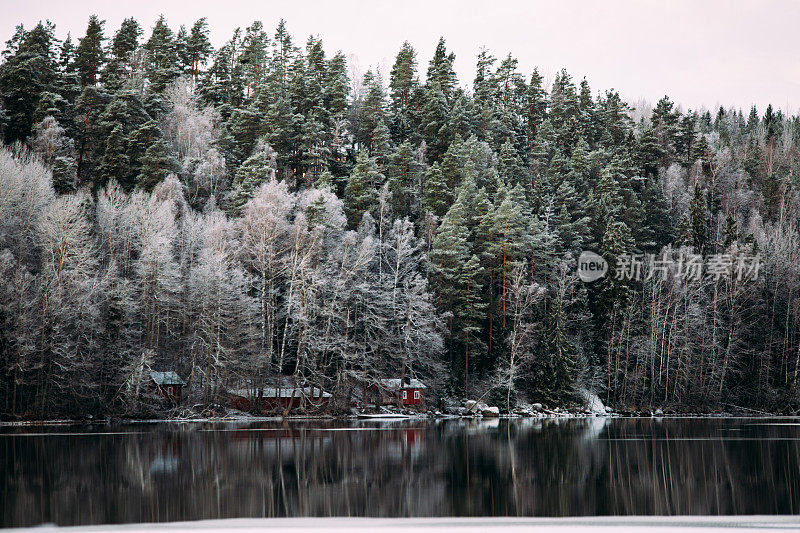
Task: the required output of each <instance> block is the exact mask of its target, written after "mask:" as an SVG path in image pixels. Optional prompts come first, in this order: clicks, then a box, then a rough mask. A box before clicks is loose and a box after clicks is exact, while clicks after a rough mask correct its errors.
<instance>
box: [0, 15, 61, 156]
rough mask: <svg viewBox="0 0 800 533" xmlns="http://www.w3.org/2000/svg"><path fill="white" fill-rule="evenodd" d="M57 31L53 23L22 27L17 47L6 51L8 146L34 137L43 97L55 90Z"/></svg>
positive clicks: (1, 72) (0, 80)
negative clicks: (31, 27) (38, 108)
mask: <svg viewBox="0 0 800 533" xmlns="http://www.w3.org/2000/svg"><path fill="white" fill-rule="evenodd" d="M54 30H55V27H54V26H53V25H52V24H50V23H49V22H48V23H46V24H43V23H41V22H40V23H39V24H37V25H36V26H35V27H34V28H33V29H32V30H30V31H25V30H24V29H22V28H21V27H20V28H18V35H16V36H15V38H14V39H15V42H16V44H12V47H11V48H9V49H7V50H6V52H8V54H7V58H6V60H5V61H4V62H3V64H2V65H0V95H2V99H3V102H2V103H3V105H2V107H3V108H4V109H5V114H6V125H5V128H4V130H5V131H4V133H5V142H6V144H11V143H13V142H14V141H18V140H24V139H26V138H27V137H28V135H30V133H31V129H32V128H33V124H34V112H35V110H36V106H37V104H38V102H39V97H40V95H41V94H42V92H44V91H47V90H49V89H51V88H52V86H53V84H54V82H55V80H56V74H57V72H56V62H55V55H54V53H53V45H54V43H55V38H54V36H53V32H54ZM20 32H21V33H20Z"/></svg>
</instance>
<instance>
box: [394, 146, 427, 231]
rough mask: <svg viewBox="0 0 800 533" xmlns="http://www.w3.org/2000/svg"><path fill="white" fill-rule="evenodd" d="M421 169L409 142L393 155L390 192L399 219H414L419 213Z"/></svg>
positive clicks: (399, 147) (398, 148)
mask: <svg viewBox="0 0 800 533" xmlns="http://www.w3.org/2000/svg"><path fill="white" fill-rule="evenodd" d="M421 167H422V165H421V164H420V163H419V162H418V161H417V159H416V154H415V152H414V150H413V149H412V147H411V144H410V143H409V142H408V141H405V142H403V144H401V145H400V146H398V147H397V149H396V150H395V151H394V154H392V162H391V165H389V170H388V173H387V177H388V183H389V192H391V193H392V207H393V209H392V210H393V212H394V214H395V215H396V216H397V217H398V218H402V217H414V216H415V213H417V212H418V209H417V207H418V201H419V191H420V173H421V170H422V169H421Z"/></svg>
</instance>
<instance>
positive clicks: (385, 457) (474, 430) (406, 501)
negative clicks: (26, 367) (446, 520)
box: [0, 419, 800, 526]
mask: <svg viewBox="0 0 800 533" xmlns="http://www.w3.org/2000/svg"><path fill="white" fill-rule="evenodd" d="M748 424H751V421H747V420H739V421H720V420H674V419H665V420H661V421H659V420H657V419H638V420H636V419H634V420H609V421H606V420H604V419H577V420H552V419H548V420H521V421H513V422H511V423H509V422H507V421H498V420H494V421H491V422H489V423H486V422H476V421H466V420H463V421H462V420H456V421H440V422H432V423H428V422H420V421H402V422H392V423H388V422H386V423H380V424H376V423H374V422H364V423H354V424H352V425H351V424H342V423H337V422H313V423H312V422H308V423H291V424H281V423H259V424H249V425H244V424H243V425H238V426H237V425H232V424H226V425H222V424H209V425H206V426H198V425H182V426H168V425H164V424H158V425H154V426H153V427H147V426H136V427H134V428H133V430H134V431H138V433H129V434H123V435H103V436H98V435H73V436H48V437H23V436H18V437H2V438H0V453H2V463H0V464H2V466H3V468H4V469H5V472H7V473H8V475H6V476H5V477H4V478H3V479H2V480H0V483H2V485H0V495H2V496H3V498H2V500H3V503H2V507H0V509H2V511H3V512H2V516H3V519H2V521H0V525H5V526H8V525H28V524H34V523H38V522H41V521H53V522H56V523H59V524H65V525H66V524H78V523H115V522H142V521H167V520H191V519H203V518H228V517H243V516H249V517H260V516H267V517H271V516H334V515H335V516H347V515H352V516H363V515H366V516H437V515H591V514H718V513H725V514H729V513H796V512H797V511H798V508H799V507H798V504H800V482H799V481H798V472H800V448H799V447H798V441H795V440H787V439H788V438H793V437H794V436H796V432H797V430H798V426H764V425H761V426H757V425H748ZM731 436H735V438H736V440H731V439H730V437H731ZM747 439H750V440H747ZM777 439H784V440H777Z"/></svg>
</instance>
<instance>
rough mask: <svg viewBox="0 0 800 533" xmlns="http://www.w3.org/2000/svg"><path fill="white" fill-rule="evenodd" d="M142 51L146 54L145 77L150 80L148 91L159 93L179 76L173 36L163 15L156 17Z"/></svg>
mask: <svg viewBox="0 0 800 533" xmlns="http://www.w3.org/2000/svg"><path fill="white" fill-rule="evenodd" d="M144 49H145V50H146V51H147V54H148V56H147V77H148V78H149V80H150V90H151V91H152V92H154V93H160V92H162V91H163V90H164V89H165V88H166V87H167V85H168V84H169V83H170V82H172V81H173V80H174V79H175V78H177V77H178V76H179V75H180V68H179V66H178V51H177V47H176V42H175V36H174V34H173V33H172V30H171V29H170V28H169V26H168V25H167V19H166V18H164V15H161V16H159V17H158V20H157V21H156V25H155V26H154V27H153V33H152V34H151V35H150V38H149V39H148V40H147V42H146V43H145V45H144Z"/></svg>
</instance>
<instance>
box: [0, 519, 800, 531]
mask: <svg viewBox="0 0 800 533" xmlns="http://www.w3.org/2000/svg"><path fill="white" fill-rule="evenodd" d="M43 527H44V528H58V529H63V530H66V531H81V532H100V531H110V532H126V533H134V532H139V531H141V532H145V531H151V530H153V529H160V530H165V531H179V532H182V531H187V532H188V531H198V530H199V531H206V532H217V531H220V532H221V531H237V532H241V533H250V532H253V533H255V532H257V531H258V532H260V531H263V530H264V529H265V528H280V529H281V530H292V531H331V530H352V529H356V530H375V529H381V530H390V531H405V530H409V529H413V530H416V531H426V532H427V531H430V532H437V533H442V532H447V531H454V530H464V529H478V528H480V530H481V531H505V530H509V529H514V530H535V531H537V532H543V531H544V532H548V531H558V532H563V531H570V532H584V531H591V532H606V531H608V532H612V531H619V530H625V531H641V530H642V529H657V530H658V531H660V532H665V533H668V532H671V531H683V532H686V531H698V532H699V531H712V530H718V529H729V528H743V529H747V530H748V531H775V530H783V531H786V530H789V529H790V528H791V529H794V528H796V527H800V517H798V516H792V515H774V516H770V515H729V516H694V515H688V516H641V515H634V516H622V517H620V516H584V517H546V518H535V517H531V518H518V517H474V518H461V517H446V518H350V517H332V518H229V519H217V520H198V521H193V522H157V523H142V524H113V525H97V526H66V527H59V526H55V525H52V524H44V525H39V526H32V527H28V528H15V529H9V530H7V531H32V530H34V529H42V528H43Z"/></svg>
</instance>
